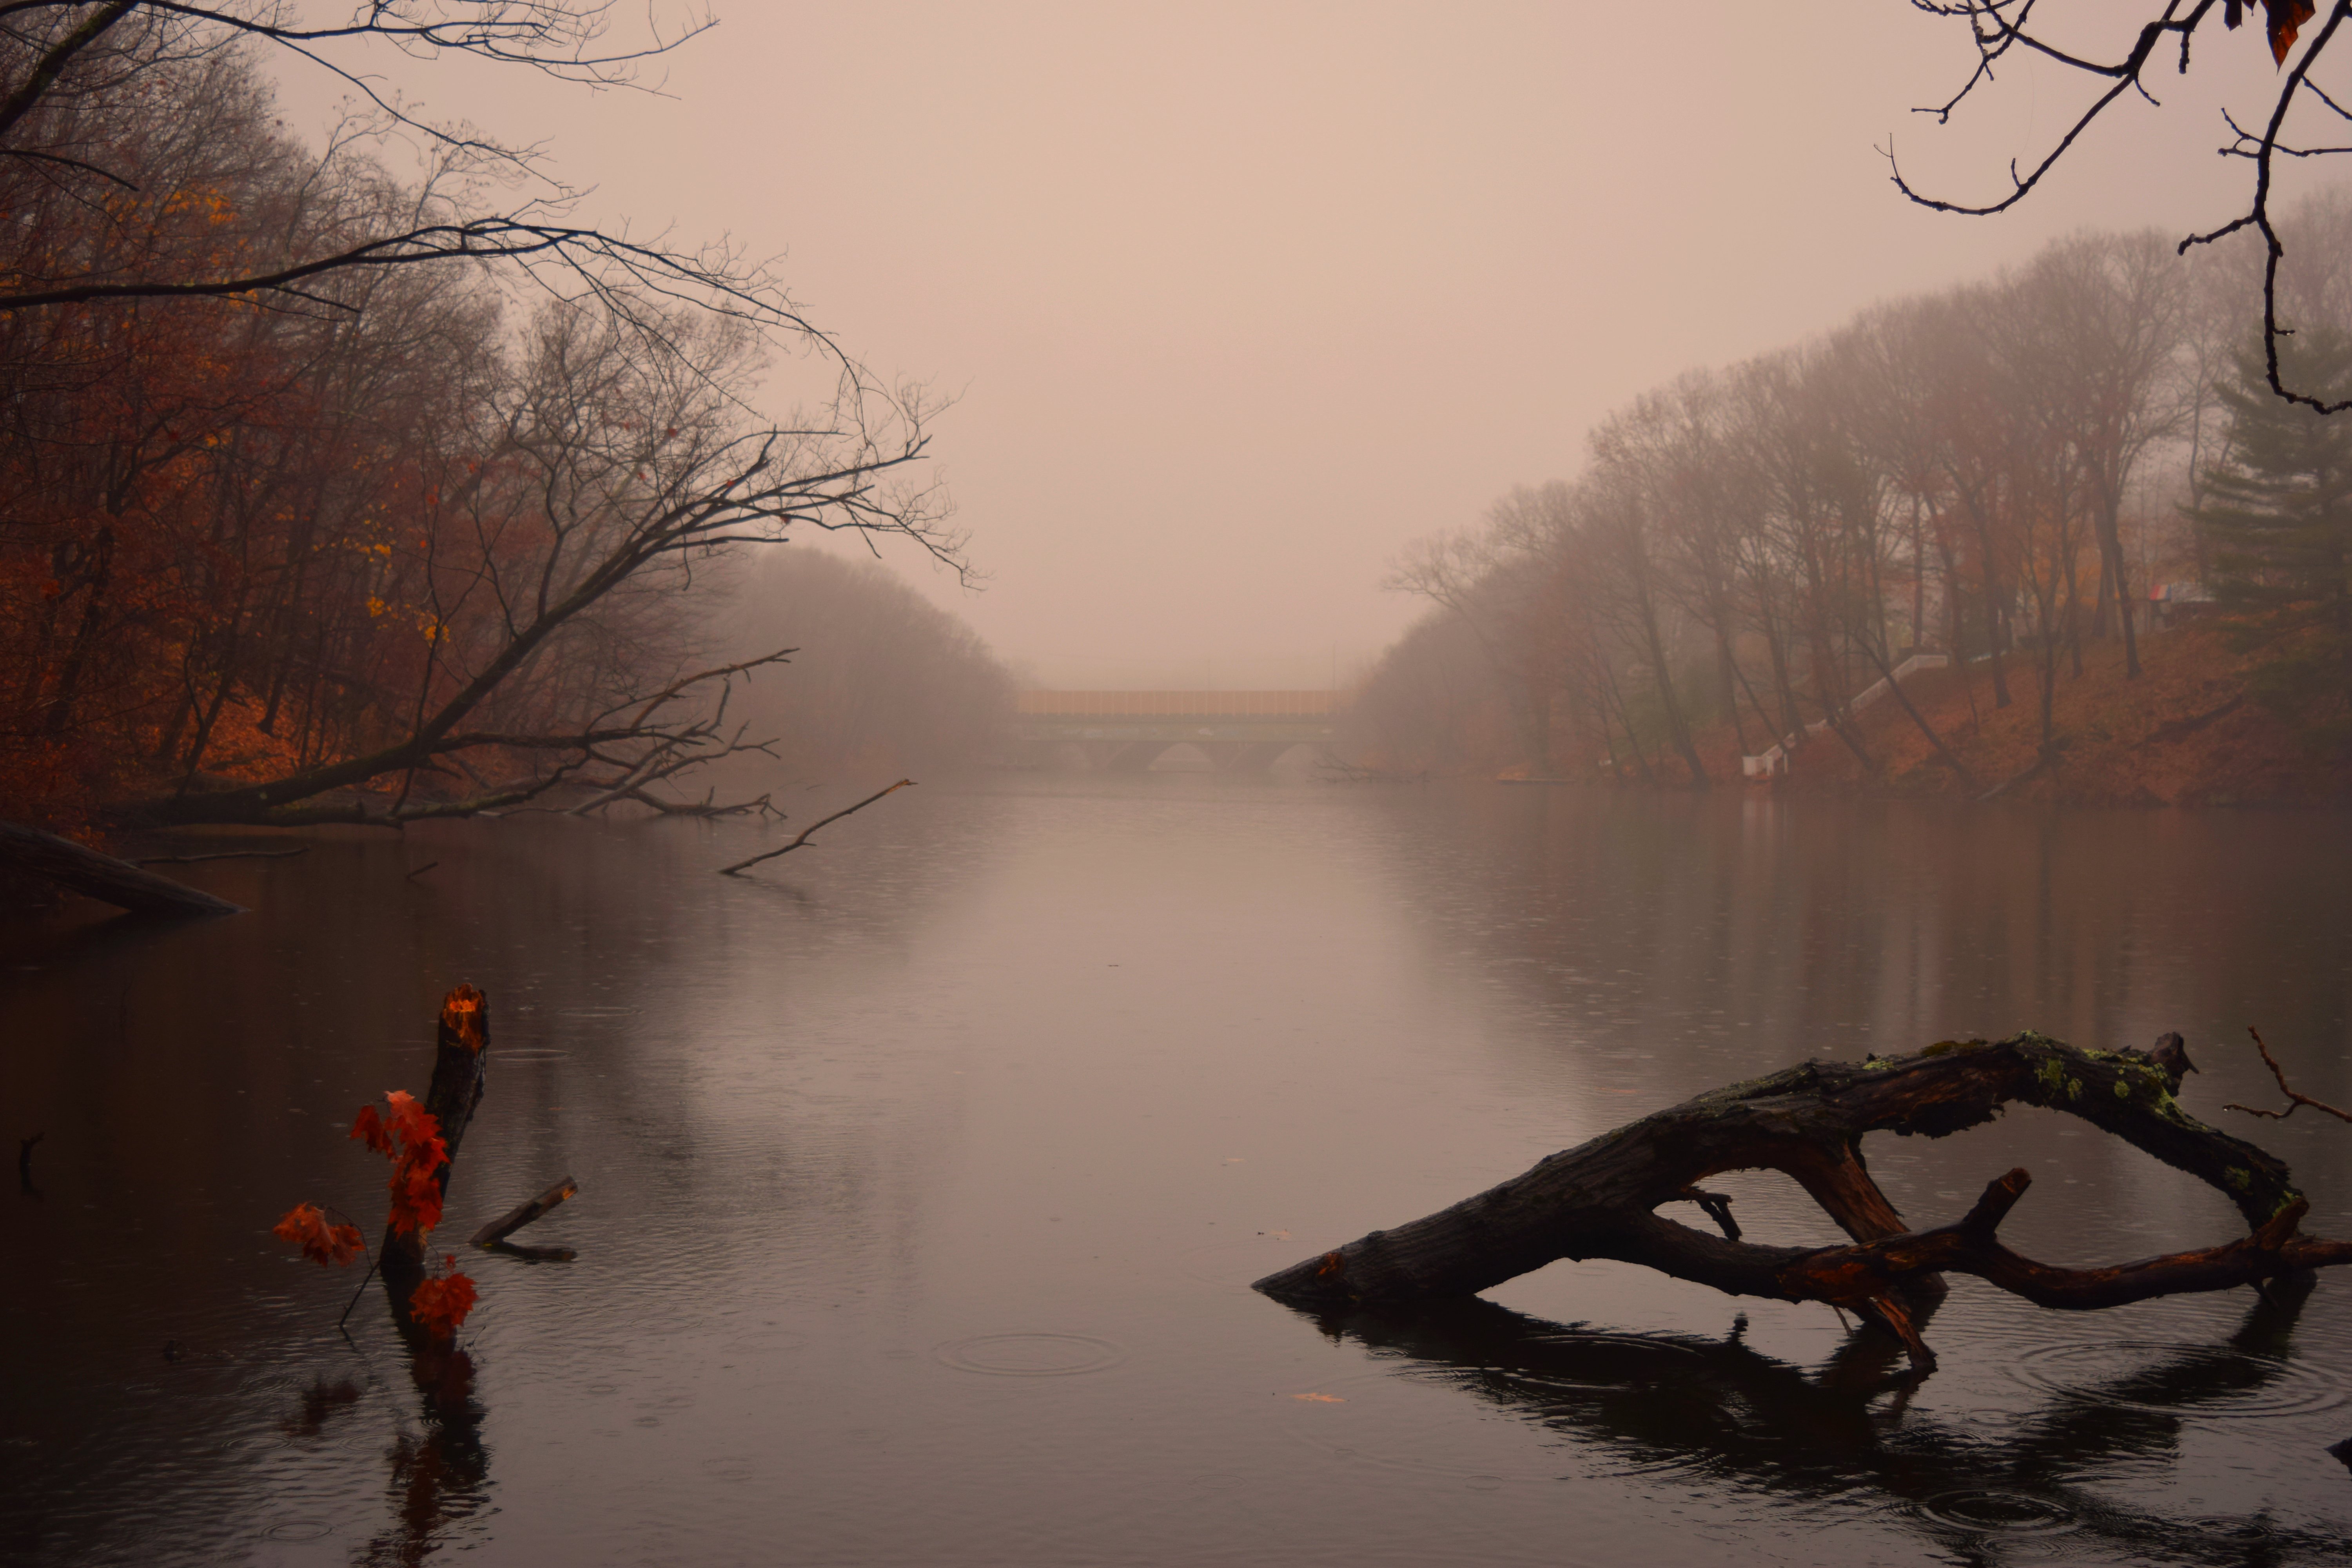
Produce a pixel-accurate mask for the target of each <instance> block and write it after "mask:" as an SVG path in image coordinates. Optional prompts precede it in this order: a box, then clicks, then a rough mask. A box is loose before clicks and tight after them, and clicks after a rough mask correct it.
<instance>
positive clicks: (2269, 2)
mask: <svg viewBox="0 0 2352 1568" xmlns="http://www.w3.org/2000/svg"><path fill="white" fill-rule="evenodd" d="M2246 5H2247V0H2225V4H2224V5H2222V7H2221V25H2222V26H2225V27H2230V28H2233V29H2234V28H2235V27H2236V26H2238V24H2239V23H2240V22H2242V21H2243V20H2244V19H2245V13H2246ZM2262 5H2263V32H2264V33H2265V34H2267V35H2268V36H2269V38H2270V44H2271V58H2272V59H2273V61H2275V62H2277V63H2278V64H2280V65H2284V64H2286V52H2287V51H2288V50H2289V49H2291V48H2293V47H2294V39H2295V35H2296V34H2298V33H2300V32H2301V31H2302V30H2303V25H2304V24H2305V22H2308V21H2310V20H2311V18H2312V16H2313V15H2314V14H2315V11H2314V7H2313V5H2312V0H2262Z"/></svg>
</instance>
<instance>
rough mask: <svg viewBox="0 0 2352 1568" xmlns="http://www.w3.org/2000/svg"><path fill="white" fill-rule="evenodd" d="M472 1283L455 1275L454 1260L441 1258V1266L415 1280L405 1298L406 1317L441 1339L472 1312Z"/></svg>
mask: <svg viewBox="0 0 2352 1568" xmlns="http://www.w3.org/2000/svg"><path fill="white" fill-rule="evenodd" d="M474 1296H475V1290H474V1282H473V1281H472V1280H471V1279H467V1278H466V1277H465V1276H464V1275H463V1274H460V1273H458V1272H457V1258H455V1257H453V1256H451V1255H450V1254H448V1253H444V1254H442V1256H441V1266H440V1268H437V1269H436V1270H435V1271H434V1272H433V1273H432V1274H430V1275H428V1276H427V1277H426V1278H425V1279H422V1280H420V1281H418V1283H417V1286H416V1289H415V1291H414V1292H413V1293H412V1294H411V1295H410V1296H409V1298H408V1314H409V1316H410V1317H412V1318H415V1320H416V1321H418V1322H420V1323H422V1324H424V1325H425V1328H427V1329H429V1330H431V1331H433V1332H434V1333H436V1334H438V1335H439V1336H440V1337H441V1338H443V1339H445V1340H446V1339H447V1338H449V1337H450V1336H451V1335H453V1334H455V1333H456V1332H457V1328H458V1325H459V1324H461V1323H463V1322H464V1321H466V1314H467V1313H468V1312H470V1311H472V1310H474Z"/></svg>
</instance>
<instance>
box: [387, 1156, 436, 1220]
mask: <svg viewBox="0 0 2352 1568" xmlns="http://www.w3.org/2000/svg"><path fill="white" fill-rule="evenodd" d="M434 1142H436V1143H438V1142H440V1140H439V1139H437V1138H436V1139H435V1140H434ZM441 1163H442V1162H440V1161H437V1160H436V1161H435V1162H434V1163H432V1164H429V1165H428V1164H426V1163H425V1162H424V1161H423V1160H420V1159H417V1158H416V1157H415V1153H414V1152H413V1151H412V1152H410V1153H408V1154H404V1155H403V1156H401V1161H400V1163H399V1164H397V1165H395V1166H394V1167H393V1171H392V1181H391V1183H390V1184H389V1190H390V1191H391V1193H392V1213H391V1215H390V1216H389V1217H390V1219H391V1222H392V1228H393V1229H394V1231H397V1232H398V1233H399V1234H400V1235H402V1236H408V1235H411V1234H417V1235H422V1234H423V1233H425V1232H426V1231H429V1230H431V1229H432V1228H433V1227H434V1226H436V1225H439V1224H440V1223H441V1184H440V1183H438V1182H436V1181H435V1180H434V1179H433V1173H434V1172H436V1170H438V1169H439V1168H440V1166H441Z"/></svg>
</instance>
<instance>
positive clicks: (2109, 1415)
mask: <svg viewBox="0 0 2352 1568" xmlns="http://www.w3.org/2000/svg"><path fill="white" fill-rule="evenodd" d="M2310 1290H2311V1280H2310V1278H2309V1277H2308V1276H2305V1277H2301V1278H2299V1279H2294V1280H2281V1281H2280V1282H2279V1283H2278V1284H2277V1285H2276V1286H2274V1287H2273V1291H2272V1299H2271V1300H2265V1301H2261V1302H2258V1303H2257V1304H2256V1305H2255V1307H2254V1308H2253V1309H2252V1310H2251V1311H2250V1312H2248V1313H2247V1315H2246V1320H2245V1321H2244V1323H2243V1324H2242V1325H2241V1327H2240V1328H2239V1330H2238V1332H2237V1333H2236V1334H2234V1335H2233V1336H2231V1339H2230V1341H2229V1342H2228V1343H2229V1348H2230V1349H2231V1350H2232V1351H2235V1352H2239V1353H2238V1354H2236V1355H2216V1354H2213V1353H2211V1352H2210V1351H2209V1352H2202V1353H2200V1352H2197V1351H2194V1350H2184V1352H2182V1353H2181V1354H2180V1355H2179V1356H2177V1357H2175V1358H2173V1359H2171V1360H2169V1361H2167V1362H2164V1363H2159V1364H2157V1365H2154V1366H2149V1367H2144V1368H2141V1369H2138V1370H2137V1371H2134V1372H2132V1373H2127V1374H2125V1375H2122V1376H2119V1377H2116V1378H2114V1379H2111V1380H2109V1381H2107V1382H2105V1383H2104V1384H2098V1385H2096V1386H2095V1387H2090V1388H2085V1389H2084V1390H2081V1391H2079V1392H2075V1393H2072V1394H2063V1395H2057V1396H2053V1398H2052V1399H2051V1400H2049V1401H2048V1402H2047V1403H2046V1404H2045V1405H2043V1406H2042V1408H2040V1409H2038V1410H2034V1411H2031V1412H2027V1413H2024V1414H2021V1415H2018V1416H2017V1417H2015V1418H2014V1419H2013V1420H2011V1421H2010V1422H2008V1423H2007V1424H2006V1426H2004V1427H2003V1429H2002V1430H2001V1432H2000V1434H1998V1435H1997V1436H1986V1435H1985V1434H1983V1433H1981V1432H1976V1431H1971V1432H1967V1433H1963V1432H1960V1431H1958V1430H1956V1429H1954V1428H1951V1427H1948V1426H1942V1425H1940V1424H1938V1423H1937V1421H1936V1420H1934V1419H1933V1418H1932V1417H1927V1416H1921V1415H1914V1414H1911V1413H1910V1412H1908V1410H1907V1409H1906V1406H1907V1405H1908V1402H1909V1395H1910V1391H1911V1389H1912V1388H1913V1387H1914V1386H1916V1384H1915V1382H1914V1380H1912V1379H1910V1378H1908V1377H1906V1376H1901V1375H1897V1370H1896V1369H1897V1367H1898V1365H1899V1363H1900V1362H1901V1360H1902V1355H1903V1352H1902V1347H1901V1346H1900V1345H1899V1344H1898V1343H1897V1342H1895V1340H1894V1338H1893V1337H1892V1336H1890V1335H1886V1334H1884V1333H1880V1332H1877V1331H1870V1330H1864V1331H1857V1332H1856V1333H1855V1334H1854V1335H1853V1337H1852V1338H1850V1339H1849V1340H1848V1341H1847V1342H1845V1344H1844V1345H1843V1347H1842V1348H1841V1349H1840V1350H1839V1352H1838V1353H1837V1354H1836V1355H1835V1356H1833V1357H1832V1358H1831V1360H1830V1362H1829V1363H1828V1365H1827V1366H1826V1367H1824V1368H1823V1369H1822V1371H1820V1372H1819V1373H1807V1372H1805V1371H1804V1370H1803V1369H1801V1368H1799V1367H1796V1366H1793V1365H1790V1364H1789V1363H1785V1362H1780V1361H1776V1360H1773V1359H1772V1358H1771V1357H1769V1356H1765V1355H1761V1354H1759V1353H1758V1352H1755V1351H1753V1350H1750V1349H1749V1348H1748V1346H1747V1345H1746V1344H1744V1343H1742V1342H1741V1332H1742V1331H1744V1328H1745V1324H1744V1321H1743V1324H1742V1328H1741V1329H1739V1330H1735V1331H1733V1332H1732V1334H1731V1335H1730V1337H1729V1338H1727V1339H1725V1340H1721V1341H1716V1340H1704V1339H1698V1338H1696V1337H1694V1336H1689V1335H1681V1334H1632V1333H1618V1332H1611V1333H1607V1334H1598V1333H1588V1332H1583V1331H1579V1330H1578V1329H1574V1328H1570V1327H1566V1326H1563V1325H1561V1324H1559V1323H1552V1322H1547V1321H1543V1320H1541V1319H1538V1318H1530V1317H1526V1316H1523V1315H1522V1314H1520V1313H1517V1312H1514V1311H1511V1310H1507V1309H1506V1308H1503V1307H1498V1306H1496V1305H1495V1304H1494V1303H1492V1302H1490V1301H1486V1300H1479V1299H1477V1298H1475V1297H1474V1298H1469V1299H1466V1300H1459V1301H1452V1302H1447V1303H1444V1304H1442V1305H1438V1306H1433V1307H1425V1308H1419V1309H1413V1310H1393V1311H1391V1310H1370V1309H1358V1310H1350V1311H1347V1312H1342V1313H1338V1314H1331V1315H1323V1316H1318V1317H1316V1319H1315V1321H1316V1323H1317V1325H1318V1327H1319V1328H1321V1329H1322V1330H1323V1331H1324V1332H1325V1333H1327V1334H1329V1335H1331V1336H1332V1337H1333V1338H1334V1339H1335V1340H1353V1341H1355V1342H1357V1343H1359V1344H1361V1345H1363V1346H1364V1347H1365V1348H1367V1349H1368V1350H1370V1351H1373V1352H1378V1353H1380V1354H1381V1355H1382V1356H1383V1357H1384V1358H1393V1357H1402V1358H1405V1359H1406V1360H1408V1361H1409V1362H1411V1363H1417V1366H1416V1370H1417V1371H1420V1372H1422V1373H1426V1374H1428V1375H1429V1376H1430V1377H1431V1378H1432V1379H1433V1380H1434V1381H1438V1382H1442V1383H1447V1384H1453V1385H1454V1386H1455V1387H1458V1388H1460V1389H1461V1390H1462V1391H1463V1392H1464V1393H1465V1394H1469V1395H1470V1396H1472V1397H1474V1398H1476V1399H1479V1400H1483V1401H1486V1402H1487V1403H1489V1404H1491V1405H1496V1406H1497V1407H1499V1408H1501V1409H1503V1410H1505V1411H1507V1412H1509V1413H1510V1414H1512V1415H1517V1416H1519V1417H1521V1418H1523V1419H1525V1420H1526V1421H1528V1422H1529V1423H1531V1424H1533V1425H1536V1426H1543V1427H1546V1428H1549V1429H1550V1430H1552V1431H1554V1432H1557V1433H1559V1434H1560V1435H1562V1436H1568V1437H1572V1438H1574V1439H1575V1440H1576V1442H1577V1443H1578V1444H1579V1445H1580V1446H1581V1447H1586V1448H1588V1449H1591V1448H1598V1449H1599V1450H1601V1452H1602V1453H1604V1454H1607V1455H1608V1456H1610V1457H1612V1458H1617V1459H1621V1460H1623V1461H1626V1462H1628V1463H1631V1464H1633V1465H1638V1466H1642V1467H1645V1468H1646V1467H1652V1466H1657V1465H1661V1464H1670V1465H1675V1466H1678V1467H1683V1466H1687V1467H1699V1468H1704V1469H1705V1470H1706V1473H1708V1474H1709V1475H1710V1476H1712V1477H1715V1478H1717V1480H1718V1482H1720V1483H1727V1484H1728V1485H1730V1486H1733V1487H1737V1488H1739V1489H1745V1490H1748V1491H1752V1492H1754V1493H1758V1494H1760V1495H1761V1496H1762V1497H1764V1498H1765V1499H1767V1500H1771V1501H1777V1502H1781V1503H1788V1504H1799V1505H1803V1504H1814V1503H1825V1502H1832V1501H1838V1500H1843V1501H1846V1502H1849V1503H1851V1502H1853V1501H1854V1500H1858V1499H1868V1498H1869V1497H1870V1496H1871V1494H1876V1497H1877V1499H1879V1500H1885V1501H1886V1502H1890V1503H1893V1504H1895V1505H1897V1506H1895V1507H1894V1508H1891V1509H1887V1510H1884V1511H1883V1512H1881V1513H1880V1514H1879V1515H1878V1516H1877V1517H1879V1518H1881V1519H1887V1520H1893V1521H1902V1522H1903V1523H1905V1524H1907V1525H1908V1526H1909V1527H1910V1528H1912V1529H1914V1530H1916V1531H1917V1532H1918V1533H1919V1534H1920V1535H1922V1536H1924V1537H1926V1538H1927V1542H1928V1543H1929V1544H1932V1545H1933V1546H1934V1547H1935V1548H1937V1550H1940V1551H1943V1552H1956V1553H1958V1555H1959V1556H1960V1558H1961V1560H1963V1561H1967V1562H1985V1563H1992V1562H1998V1561H2000V1560H2001V1559H2002V1558H2003V1557H2004V1556H2005V1555H2006V1554H2005V1553H2004V1552H2003V1550H2002V1545H2003V1541H2004V1537H2003V1536H2002V1535H2001V1534H2000V1532H1999V1531H1982V1532H1980V1531H1971V1530H1969V1529H1967V1528H1965V1527H1963V1526H1962V1525H1960V1524H1958V1523H1957V1522H1949V1521H1946V1520H1945V1519H1942V1518H1939V1517H1937V1515H1936V1514H1935V1513H1934V1512H1933V1511H1931V1508H1932V1505H1933V1504H1934V1503H1935V1502H1936V1501H1937V1500H1938V1499H1948V1498H1951V1497H1953V1496H1954V1495H1956V1494H1970V1493H1979V1494H1980V1493H1992V1494H2012V1495H2021V1496H2024V1497H2030V1498H2032V1499H2034V1500H2038V1501H2040V1502H2042V1503H2045V1504H2047V1505H2050V1506H2051V1507H2053V1509H2058V1510H2064V1511H2065V1513H2066V1514H2067V1515H2068V1516H2070V1518H2071V1521H2072V1523H2073V1528H2074V1530H2075V1531H2077V1532H2078V1533H2079V1534H2080V1535H2082V1536H2084V1537H2085V1538H2087V1540H2088V1541H2090V1542H2100V1543H2102V1544H2104V1545H2105V1546H2107V1547H2109V1548H2111V1549H2112V1550H2113V1551H2115V1552H2116V1553H2117V1554H2118V1555H2119V1556H2121V1557H2123V1558H2125V1559H2126V1560H2132V1561H2149V1562H2162V1563H2198V1564H2201V1563H2216V1564H2219V1563H2230V1564H2244V1563H2284V1562H2290V1561H2297V1560H2309V1559H2314V1558H2316V1559H2324V1560H2327V1561H2336V1562H2341V1561H2346V1560H2347V1559H2352V1542H2347V1540H2346V1539H2345V1538H2344V1537H2343V1536H2341V1535H2338V1534H2317V1533H2312V1532H2306V1531H2295V1530H2293V1529H2288V1528H2284V1527H2280V1526H2276V1525H2273V1524H2270V1523H2269V1522H2268V1521H2262V1520H2259V1519H2242V1520H2216V1519H2204V1520H2196V1521H2184V1520H2179V1519H2175V1518H2170V1517H2167V1516H2163V1515H2159V1514H2156V1513H2151V1512H2146V1511H2142V1510H2137V1509H2135V1508H2133V1507H2131V1506H2129V1505H2128V1504H2126V1503H2123V1502H2118V1501H2116V1500H2114V1499H2113V1498H2110V1497H2106V1496H2103V1495H2101V1494H2099V1493H2098V1492H2096V1491H2095V1490H2093V1489H2090V1488H2089V1487H2087V1486H2086V1485H2084V1479H2085V1477H2086V1472H2088V1471H2089V1470H2090V1469H2091V1468H2093V1467H2094V1466H2097V1465H2102V1464H2108V1465H2111V1464H2113V1463H2115V1462H2116V1461H2119V1460H2130V1459H2135V1458H2146V1457H2148V1456H2152V1455H2158V1454H2163V1453H2167V1452H2169V1451H2171V1450H2172V1449H2173V1448H2174V1447H2176V1446H2177V1444H2178V1442H2179V1437H2180V1435H2181V1432H2182V1429H2183V1426H2184V1425H2185V1420H2186V1417H2188V1416H2190V1415H2194V1414H2196V1413H2197V1411H2198V1409H2199V1408H2200V1406H2202V1405H2210V1404H2211V1403H2212V1402H2214V1401H2216V1400H2220V1399H2224V1398H2228V1397H2231V1396H2233V1395H2242V1394H2249V1393H2252V1392H2254V1391H2257V1390H2259V1389H2262V1388H2263V1387H2265V1386H2268V1385H2269V1384H2273V1383H2275V1382H2276V1381H2277V1380H2278V1378H2279V1377H2280V1376H2281V1374H2282V1373H2283V1372H2284V1363H2282V1362H2281V1361H2279V1360H2277V1359H2274V1358H2276V1357H2278V1356H2280V1355H2281V1354H2282V1353H2283V1352H2284V1350H2285V1348H2286V1343H2287V1339H2288V1335H2289V1332H2290V1331H2291V1330H2292V1329H2293V1327H2294V1320H2295V1317H2296V1315H2297V1313H2298V1312H2299V1311H2300V1310H2301V1308H2302V1305H2303V1301H2304V1299H2305V1297H2306V1296H2308V1295H2309V1293H2310ZM1922 1321H1924V1314H1923V1320H1922ZM1890 1392H1891V1393H1892V1394H1893V1395H1894V1397H1893V1399H1892V1401H1891V1403H1887V1404H1884V1405H1882V1404H1879V1403H1877V1402H1878V1400H1879V1396H1881V1395H1882V1394H1889V1393H1890ZM2009 1539H2017V1540H2022V1539H2026V1538H2024V1537H2016V1538H2009Z"/></svg>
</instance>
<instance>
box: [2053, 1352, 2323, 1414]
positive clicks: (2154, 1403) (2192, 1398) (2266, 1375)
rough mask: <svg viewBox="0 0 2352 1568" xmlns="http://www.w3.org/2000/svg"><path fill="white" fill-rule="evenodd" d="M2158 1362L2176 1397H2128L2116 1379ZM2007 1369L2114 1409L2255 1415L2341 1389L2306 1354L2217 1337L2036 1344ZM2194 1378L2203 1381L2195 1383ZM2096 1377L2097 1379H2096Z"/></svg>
mask: <svg viewBox="0 0 2352 1568" xmlns="http://www.w3.org/2000/svg"><path fill="white" fill-rule="evenodd" d="M2159 1366H2161V1367H2162V1368H2164V1369H2165V1370H2166V1371H2167V1372H2168V1373H2172V1374H2173V1381H2174V1382H2175V1384H2176V1385H2177V1386H2178V1387H2179V1389H2180V1395H2181V1396H2180V1397H2179V1399H2177V1400H2163V1399H2156V1398H2137V1399H2136V1398H2132V1397H2130V1396H2129V1395H2128V1394H2126V1392H2124V1387H2123V1385H2126V1384H2128V1382H2129V1380H2131V1379H2132V1378H2133V1377H2134V1376H2135V1375H2139V1376H2145V1375H2147V1374H2148V1373H2153V1372H2155V1371H2156V1370H2157V1369H2158V1367H2159ZM2010 1373H2011V1376H2013V1377H2015V1378H2016V1379H2017V1380H2018V1381H2019V1382H2021V1383H2022V1384H2025V1385H2026V1386H2027V1387H2029V1388H2033V1389H2038V1390H2040V1391H2041V1392H2042V1393H2044V1394H2059V1395H2061V1396H2063V1397H2065V1398H2070V1399H2079V1400H2084V1401H2086V1402H2091V1403H2095V1404H2099V1405H2105V1406H2108V1407H2109V1408H2112V1409H2116V1410H2137V1411H2141V1412H2144V1413H2147V1414H2149V1415H2173V1416H2202V1417H2205V1418H2208V1419H2212V1418H2223V1419H2231V1420H2249V1419H2259V1418H2262V1417H2266V1416H2281V1415H2311V1414H2312V1413H2314V1412H2315V1411H2321V1410H2332V1409H2334V1408H2335V1407H2336V1405H2342V1404H2343V1403H2344V1402H2345V1400H2346V1398H2347V1394H2346V1391H2345V1388H2344V1385H2343V1384H2341V1383H2339V1382H2338V1381H2337V1380H2336V1378H2335V1377H2334V1376H2333V1375H2332V1374H2330V1373H2326V1372H2324V1371H2322V1370H2321V1369H2320V1368H2318V1367H2316V1366H2314V1365H2313V1364H2311V1363H2309V1362H2301V1361H2280V1360H2276V1359H2274V1358H2273V1357H2269V1356H2261V1355H2250V1354H2248V1353H2246V1352H2243V1351H2237V1350H2231V1349H2230V1348H2229V1347H2227V1346H2224V1345H2186V1344H2168V1343H2166V1342H2161V1341H2151V1340H2105V1341H2096V1342H2072V1343H2066V1344H2054V1345H2042V1346H2039V1347H2037V1348H2035V1349H2032V1350H2029V1351H2025V1352H2021V1354H2019V1355H2017V1356H2016V1357H2014V1358H2013V1359H2012V1360H2011V1363H2010ZM2198 1384H2204V1385H2205V1386H2204V1387H2203V1388H2201V1389H2200V1388H2199V1387H2198V1386H2197V1385H2198ZM2102 1385H2104V1386H2102Z"/></svg>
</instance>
